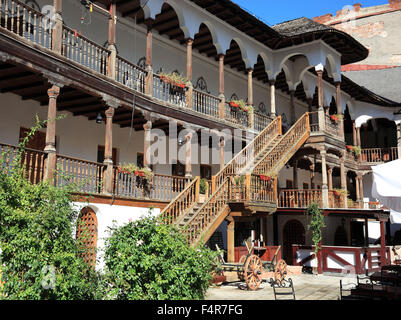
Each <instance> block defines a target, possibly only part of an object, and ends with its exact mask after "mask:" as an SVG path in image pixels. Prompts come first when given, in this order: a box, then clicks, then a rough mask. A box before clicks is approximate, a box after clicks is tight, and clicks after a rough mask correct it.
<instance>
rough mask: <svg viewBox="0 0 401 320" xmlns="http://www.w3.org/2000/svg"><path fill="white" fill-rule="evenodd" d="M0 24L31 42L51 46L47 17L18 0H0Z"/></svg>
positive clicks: (50, 29)
mask: <svg viewBox="0 0 401 320" xmlns="http://www.w3.org/2000/svg"><path fill="white" fill-rule="evenodd" d="M0 26H1V27H2V28H5V29H7V30H9V31H11V32H13V33H15V34H17V35H19V36H21V37H23V38H25V39H27V40H29V41H31V42H33V43H36V44H39V45H41V46H43V47H46V48H48V49H50V48H51V43H52V28H51V26H50V24H49V18H46V17H45V16H44V15H43V14H42V13H41V12H39V11H36V10H35V9H33V8H31V7H29V6H27V5H26V4H24V3H22V2H20V1H18V0H0Z"/></svg>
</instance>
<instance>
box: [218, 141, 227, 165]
mask: <svg viewBox="0 0 401 320" xmlns="http://www.w3.org/2000/svg"><path fill="white" fill-rule="evenodd" d="M225 145H226V141H225V140H224V137H221V138H220V143H219V147H220V170H223V169H224V166H225V159H224V147H225Z"/></svg>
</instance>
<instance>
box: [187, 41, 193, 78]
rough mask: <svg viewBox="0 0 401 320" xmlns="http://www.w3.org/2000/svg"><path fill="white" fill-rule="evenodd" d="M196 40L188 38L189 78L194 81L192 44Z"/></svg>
mask: <svg viewBox="0 0 401 320" xmlns="http://www.w3.org/2000/svg"><path fill="white" fill-rule="evenodd" d="M193 43H194V40H193V39H191V38H188V39H187V79H188V81H191V82H192V45H193Z"/></svg>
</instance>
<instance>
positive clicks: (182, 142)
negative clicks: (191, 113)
mask: <svg viewBox="0 0 401 320" xmlns="http://www.w3.org/2000/svg"><path fill="white" fill-rule="evenodd" d="M184 143H185V139H184V138H183V137H179V138H178V145H179V146H183V145H184Z"/></svg>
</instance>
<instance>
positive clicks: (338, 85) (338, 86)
mask: <svg viewBox="0 0 401 320" xmlns="http://www.w3.org/2000/svg"><path fill="white" fill-rule="evenodd" d="M335 85H336V102H337V114H343V112H342V104H341V82H340V81H337V82H336V83H335ZM339 129H340V132H341V137H342V138H343V139H344V138H345V133H344V118H342V119H340V121H339Z"/></svg>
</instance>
